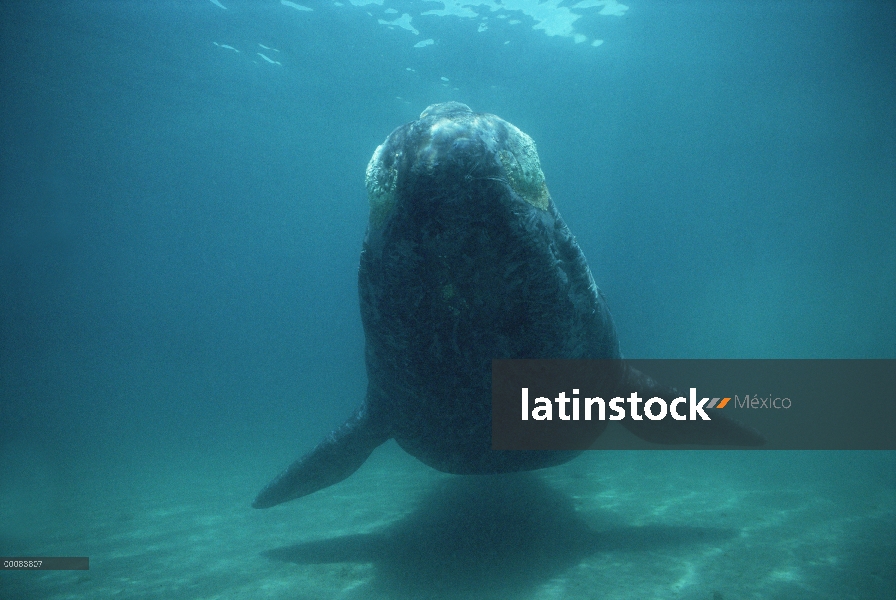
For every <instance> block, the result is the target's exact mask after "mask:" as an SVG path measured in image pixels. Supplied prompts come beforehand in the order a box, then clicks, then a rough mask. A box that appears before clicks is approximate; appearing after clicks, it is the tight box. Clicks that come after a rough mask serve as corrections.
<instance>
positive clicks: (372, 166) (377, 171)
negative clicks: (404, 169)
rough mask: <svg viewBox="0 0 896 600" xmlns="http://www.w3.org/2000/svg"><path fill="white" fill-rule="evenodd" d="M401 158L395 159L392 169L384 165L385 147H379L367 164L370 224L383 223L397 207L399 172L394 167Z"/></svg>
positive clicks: (366, 177) (366, 179) (366, 176)
mask: <svg viewBox="0 0 896 600" xmlns="http://www.w3.org/2000/svg"><path fill="white" fill-rule="evenodd" d="M398 158H399V156H396V157H395V161H393V163H392V164H393V166H392V167H386V166H385V165H384V164H383V145H380V146H377V148H376V150H374V152H373V156H372V157H370V162H369V163H367V172H366V174H365V178H364V180H365V183H366V184H367V201H368V202H369V203H370V222H371V223H373V224H379V223H382V221H383V219H385V217H386V215H388V214H389V212H391V210H392V207H393V206H395V186H396V184H397V183H398V170H397V169H396V168H395V167H394V164H395V162H397V160H398Z"/></svg>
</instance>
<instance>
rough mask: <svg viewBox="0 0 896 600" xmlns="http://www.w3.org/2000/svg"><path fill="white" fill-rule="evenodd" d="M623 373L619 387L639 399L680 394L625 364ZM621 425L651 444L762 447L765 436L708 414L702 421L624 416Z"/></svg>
mask: <svg viewBox="0 0 896 600" xmlns="http://www.w3.org/2000/svg"><path fill="white" fill-rule="evenodd" d="M625 370H626V373H625V375H624V377H623V380H622V381H623V383H622V384H621V387H620V389H625V390H629V391H636V392H637V393H638V395H639V396H640V397H641V399H643V400H647V399H648V398H654V397H658V398H662V399H664V400H666V401H667V402H669V401H671V400H672V399H674V398H676V397H679V396H683V395H684V394H680V393H678V392H676V391H675V390H673V389H671V388H668V387H666V386H663V385H660V384H659V383H657V382H656V381H654V379H653V378H652V377H650V376H648V375H645V374H644V373H642V372H641V371H639V370H637V369H635V368H632V367H631V366H629V365H626V366H625ZM622 425H623V426H624V427H625V428H626V429H628V430H629V431H631V432H632V433H633V434H635V435H636V436H638V437H639V438H641V439H642V440H646V441H648V442H653V443H655V444H696V445H700V446H752V447H755V446H762V445H763V444H765V441H766V440H765V437H764V436H763V435H762V434H761V433H759V432H758V431H756V430H755V429H753V428H752V427H749V426H747V425H744V424H743V423H740V422H738V421H735V420H734V419H730V418H728V417H725V416H724V415H720V414H716V412H715V411H714V412H713V414H712V420H710V421H703V420H696V421H690V420H688V421H676V420H674V419H669V418H666V419H661V420H659V421H651V420H649V419H642V420H640V421H635V420H633V419H631V418H626V419H624V420H623V421H622Z"/></svg>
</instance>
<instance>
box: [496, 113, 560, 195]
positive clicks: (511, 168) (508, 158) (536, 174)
mask: <svg viewBox="0 0 896 600" xmlns="http://www.w3.org/2000/svg"><path fill="white" fill-rule="evenodd" d="M507 126H508V128H509V129H510V132H511V135H509V136H508V138H507V144H506V145H507V147H506V149H504V150H501V151H499V152H498V158H499V159H500V161H501V164H502V165H503V166H504V171H505V172H506V173H507V179H508V183H510V187H511V188H513V191H514V192H516V193H517V194H518V195H519V196H520V198H522V199H523V200H525V201H526V202H528V203H529V204H531V205H532V206H535V207H536V208H540V209H542V210H546V209H547V207H548V203H549V202H550V199H551V195H550V194H549V193H548V186H547V184H546V183H545V181H544V172H543V171H542V170H541V161H539V160H538V151H537V150H536V148H535V142H534V141H533V140H532V138H530V137H529V136H528V135H526V134H525V133H524V132H523V131H521V130H520V129H518V128H517V127H516V126H515V125H513V124H511V123H507Z"/></svg>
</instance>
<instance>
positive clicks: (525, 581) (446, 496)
mask: <svg viewBox="0 0 896 600" xmlns="http://www.w3.org/2000/svg"><path fill="white" fill-rule="evenodd" d="M893 467H894V454H893V453H873V452H864V453H863V452H844V453H817V452H816V453H810V452H806V453H793V452H762V451H760V452H731V451H722V452H689V451H677V452H676V451H669V452H651V451H641V452H606V451H603V452H599V451H595V452H589V453H586V454H585V455H584V456H582V457H579V458H578V459H576V460H574V461H573V462H571V463H568V464H566V465H563V466H560V467H556V468H553V469H548V470H544V471H540V472H538V473H537V474H534V475H532V474H525V475H511V476H495V477H487V478H483V477H457V476H449V475H444V474H441V473H438V472H436V471H433V470H431V469H429V468H428V467H426V466H424V465H422V464H421V463H419V462H417V461H416V460H415V459H413V458H411V457H410V456H408V455H406V454H404V453H403V451H401V450H400V449H399V448H398V447H397V445H395V444H394V443H390V444H388V445H386V446H384V447H382V448H380V449H378V450H377V451H376V452H375V453H374V455H373V456H372V457H371V459H369V460H368V462H367V463H366V464H365V465H364V466H363V467H362V468H361V470H360V471H359V472H358V473H356V474H355V475H354V476H353V477H351V478H349V479H348V480H346V481H345V482H343V483H341V484H339V485H336V486H333V487H331V488H328V489H326V490H323V491H321V492H318V493H316V494H313V495H312V496H309V497H306V498H302V499H299V500H296V501H293V502H290V503H287V504H285V505H283V506H281V507H277V508H275V509H271V510H265V511H258V510H253V509H251V508H250V506H249V504H250V502H251V499H252V497H253V496H254V494H255V492H257V488H258V483H259V481H261V480H263V478H264V477H266V476H267V475H268V473H267V471H268V470H269V469H268V467H267V465H266V466H265V467H264V468H255V467H253V466H252V465H247V464H239V463H238V462H237V461H227V463H226V464H225V465H217V466H214V465H210V464H198V463H196V464H190V463H189V462H188V461H182V462H178V461H172V462H171V463H169V467H168V469H167V470H166V469H150V468H149V467H146V466H141V467H136V466H135V467H134V471H133V472H132V473H131V476H132V479H130V480H128V481H129V483H128V484H127V485H116V484H115V482H114V479H115V476H114V475H110V476H109V479H108V480H106V482H105V485H104V484H102V483H98V484H96V485H92V486H85V487H84V488H83V489H81V490H80V491H71V492H70V493H67V494H68V495H67V497H65V498H63V502H59V500H60V499H59V498H58V497H57V498H56V500H55V501H54V503H53V505H50V504H47V505H43V506H42V505H41V504H40V499H39V498H37V497H34V498H31V500H32V504H30V505H29V506H27V507H26V506H24V503H25V502H27V501H28V498H27V497H26V496H25V495H23V494H21V493H20V494H18V495H17V496H15V497H12V496H10V495H8V494H7V495H5V496H2V497H0V508H2V510H3V513H4V514H6V515H8V516H14V518H16V519H17V522H18V525H17V526H13V527H12V529H13V530H14V532H13V533H12V534H10V533H9V529H10V528H9V527H6V530H7V531H6V532H4V534H3V542H4V545H6V546H7V547H8V548H7V551H9V550H14V552H15V553H17V554H20V555H25V554H32V555H43V556H66V555H68V556H80V555H89V557H90V570H89V571H70V572H4V573H2V574H0V597H2V598H5V599H13V598H17V599H30V598H42V599H58V600H62V599H78V598H185V599H188V598H195V599H211V598H284V599H286V598H289V599H305V598H308V599H312V598H314V599H330V598H333V599H335V598H341V599H342V598H348V599H353V598H494V599H498V598H521V599H522V598H525V599H529V598H531V599H548V598H550V599H553V598H570V599H579V598H582V599H585V598H588V599H591V598H605V599H628V600H630V599H644V598H656V599H661V598H669V599H695V600H696V599H701V600H722V599H724V600H738V599H747V598H750V599H753V598H763V599H801V598H806V599H809V598H812V599H826V598H830V599H838V600H842V599H848V598H855V599H876V598H881V599H884V598H894V597H896V565H894V560H893V557H894V556H896V553H894V546H896V517H894V512H896V511H894V508H896V488H894V478H896V475H894V473H896V471H894V469H893ZM258 472H263V473H264V477H262V476H260V475H259V474H258ZM123 480H126V478H125V479H123ZM31 493H34V490H32V492H31ZM8 525H9V522H8V521H7V526H8ZM16 530H17V531H16ZM278 549H279V550H278ZM272 551H273V552H272ZM265 552H268V553H269V554H274V555H275V556H276V558H275V557H271V556H269V555H266V554H263V553H265Z"/></svg>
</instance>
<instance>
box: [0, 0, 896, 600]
mask: <svg viewBox="0 0 896 600" xmlns="http://www.w3.org/2000/svg"><path fill="white" fill-rule="evenodd" d="M218 4H219V3H214V2H210V1H208V0H195V1H191V2H186V1H185V2H149V1H147V2H129V1H107V2H94V1H87V2H55V3H36V2H4V3H3V4H2V5H0V27H2V30H0V44H2V46H0V109H2V113H0V114H2V118H0V555H53V556H59V555H73V556H83V555H89V556H90V557H91V570H90V571H89V572H86V573H85V572H72V573H50V574H36V573H18V572H17V573H10V572H4V573H0V596H2V597H4V598H7V597H8V598H75V597H85V598H94V597H95V598H101V597H112V596H115V595H117V596H118V597H124V598H157V597H177V598H237V597H247V598H248V597H251V598H258V597H271V598H336V597H344V598H366V597H373V598H381V597H382V598H392V597H398V598H439V597H452V598H453V597H458V598H459V597H463V598H476V597H484V598H499V597H500V598H561V597H562V598H567V597H568V598H631V599H634V598H651V597H652V598H682V599H691V598H693V599H712V600H718V599H721V598H724V599H727V600H732V599H739V598H831V599H833V598H838V599H839V598H893V597H894V596H896V569H894V564H896V549H894V542H893V540H894V539H896V524H894V509H896V456H894V454H893V453H851V452H844V453H772V452H756V453H736V452H723V453H713V452H707V453H693V452H662V453H649V452H639V453H599V452H595V453H589V454H588V455H586V456H584V457H582V458H580V459H578V460H576V461H574V462H572V463H570V464H568V465H564V466H562V467H559V468H556V469H552V470H547V471H544V472H541V473H538V474H536V475H535V476H534V478H529V479H523V480H521V481H520V482H516V481H514V482H512V483H508V482H507V481H505V480H502V479H501V478H498V479H496V480H495V482H494V485H493V486H492V489H493V490H495V494H494V497H488V496H489V494H479V492H480V491H481V489H480V488H476V487H475V486H476V485H480V484H475V483H470V482H468V481H465V480H464V479H463V478H455V477H450V476H446V475H442V474H440V473H436V472H433V471H431V470H429V469H427V468H426V467H424V466H422V465H421V464H419V463H418V462H416V461H415V460H414V459H412V458H410V457H408V456H407V455H404V454H403V453H402V452H401V451H400V450H398V449H397V447H395V446H394V445H391V444H390V445H388V446H386V447H383V448H381V449H380V450H378V451H377V452H376V453H375V454H374V456H373V457H372V458H371V460H370V461H369V463H368V464H367V465H365V466H364V467H363V468H362V470H361V471H359V472H358V473H357V474H355V475H354V476H353V477H352V478H350V479H349V480H347V481H346V482H343V483H342V484H339V485H337V486H334V487H332V488H329V489H327V490H324V491H322V492H319V493H317V494H315V495H312V496H309V497H307V498H304V499H300V500H298V501H296V502H293V503H290V504H286V505H284V506H283V507H282V508H277V509H272V510H269V511H253V510H252V509H250V508H249V504H250V503H251V500H252V498H253V497H254V495H255V493H256V492H257V491H258V490H259V489H260V488H261V487H262V486H263V485H264V484H265V483H266V482H267V481H268V480H269V479H270V478H271V477H272V476H273V475H274V474H276V473H277V472H278V471H279V470H280V469H281V468H283V467H284V466H285V465H286V464H288V462H289V461H291V460H292V459H293V458H295V457H296V456H297V455H299V454H301V453H302V452H304V451H306V450H308V449H310V448H311V447H312V446H313V445H314V444H315V443H316V442H317V441H318V440H319V439H320V438H321V437H322V436H323V435H325V434H326V432H328V431H329V430H330V429H331V428H332V427H333V426H334V425H336V424H338V423H339V422H341V421H342V420H343V419H345V418H346V416H347V415H348V414H349V413H350V411H351V410H352V408H353V407H355V406H356V405H357V404H358V403H359V402H360V400H361V398H362V397H363V393H364V389H365V385H366V374H365V372H364V355H363V343H364V339H363V332H362V329H361V323H360V316H359V313H358V300H357V290H356V277H357V265H358V254H359V252H360V248H361V242H362V239H363V236H364V231H365V227H366V221H367V199H366V191H365V188H364V169H365V167H366V165H367V162H368V160H369V159H370V155H371V154H372V152H373V150H374V148H376V146H377V145H378V144H380V143H381V142H382V141H383V140H384V139H385V137H386V136H387V135H388V133H389V132H390V131H392V129H394V128H395V127H397V126H398V125H400V124H402V123H404V122H407V121H410V120H413V119H415V118H416V117H417V115H418V114H419V113H420V112H421V111H422V110H423V108H425V107H426V106H427V105H429V104H432V103H434V102H441V101H447V100H457V101H461V102H464V103H466V104H468V105H469V106H470V107H472V108H473V110H475V111H483V112H491V113H495V114H498V115H499V116H501V117H503V118H505V119H507V120H508V121H510V122H512V123H514V124H515V125H517V126H518V127H520V128H521V129H522V130H523V131H525V132H526V133H528V134H529V135H531V136H532V138H533V139H534V140H535V142H536V143H537V145H538V150H539V154H540V157H541V163H542V167H543V169H544V172H545V176H546V178H547V184H548V186H549V188H550V191H551V195H552V197H553V199H554V201H555V202H556V204H557V207H558V209H559V210H560V212H561V214H562V215H563V216H564V219H565V220H566V221H567V223H568V224H569V226H570V228H571V229H572V230H573V232H574V233H575V234H576V235H577V237H578V242H579V244H580V245H581V247H582V249H583V251H584V252H585V255H586V256H587V257H588V259H589V262H590V265H591V268H592V270H593V272H594V276H595V279H596V280H597V282H598V284H599V285H600V287H601V288H602V289H603V291H604V292H605V293H606V295H607V297H608V301H609V304H610V307H611V309H612V311H613V315H614V318H615V322H616V326H617V328H618V330H619V337H620V340H621V343H622V350H623V352H624V353H625V354H626V355H627V356H630V357H649V358H655V357H656V358H666V357H668V358H686V357H709V358H715V357H744V358H753V357H757V358H758V357H762V358H793V357H799V358H806V357H809V358H880V357H886V358H893V357H896V310H894V308H896V75H894V73H896V5H894V3H891V2H852V1H848V2H825V3H815V2H812V3H810V2H803V1H793V2H756V3H754V2H750V3H741V2H717V1H707V2H673V3H669V2H632V3H630V4H629V5H628V6H627V8H624V7H622V6H621V5H618V4H616V3H613V2H608V3H600V2H591V1H590V0H586V1H585V2H578V3H576V2H558V1H557V0H548V1H547V2H542V3H540V4H536V3H534V2H525V1H516V0H514V1H513V2H504V3H503V4H499V3H497V2H492V1H487V2H482V3H477V4H470V5H462V4H453V3H448V4H443V3H442V2H423V3H418V2H398V1H393V0H383V2H381V3H370V4H366V5H359V4H360V3H358V4H356V3H353V2H344V3H333V2H319V3H311V2H304V3H303V2H297V3H295V4H296V6H293V5H291V4H292V3H280V2H275V1H271V2H246V1H243V2H239V1H235V0H230V1H228V0H221V2H220V4H221V5H223V6H224V7H226V8H222V7H221V6H219V5H218ZM592 4H593V5H594V6H591V5H592ZM303 6H304V8H307V9H311V10H304V9H303V8H302V7H303ZM426 13H428V14H426ZM405 15H407V16H405ZM429 40H432V43H428V41H429ZM469 486H474V487H473V488H472V489H473V490H474V491H475V492H476V493H470V492H469V490H470V489H471V488H470V487H469ZM502 489H511V490H513V491H514V497H516V498H519V497H522V498H524V499H527V500H529V501H530V502H529V503H528V504H527V505H534V506H535V507H536V508H535V509H533V511H532V512H525V514H523V515H520V514H519V513H517V512H510V513H509V514H508V513H506V512H504V508H503V507H506V506H507V505H508V504H514V503H511V502H509V501H508V498H507V497H505V496H501V495H500V490H502ZM476 495H482V496H486V498H483V499H482V503H481V504H476V503H475V502H472V504H471V501H470V497H471V496H476ZM490 503H491V504H490ZM539 504H540V505H542V506H547V507H548V508H549V509H550V510H546V511H545V513H544V514H543V515H542V516H541V517H540V518H536V517H537V516H538V515H539V513H538V510H537V506H538V505H539ZM496 506H497V507H498V508H496ZM440 514H445V515H449V517H448V518H447V519H446V520H444V521H443V520H440V519H439V518H437V517H435V516H434V515H440ZM475 514H480V515H486V517H488V518H486V521H488V522H491V523H497V524H499V525H500V526H496V527H495V529H494V530H493V531H492V532H491V533H490V534H488V535H484V534H481V531H480V530H481V528H479V529H475V528H473V529H469V530H468V529H464V527H465V523H467V522H468V521H469V520H470V519H469V518H468V516H469V515H475ZM533 520H535V521H539V522H542V523H547V525H545V526H544V527H543V528H542V529H537V528H536V529H534V530H529V529H520V528H519V523H520V522H521V521H526V522H530V521H533ZM421 524H422V525H421ZM684 526H698V527H702V528H703V529H701V531H702V533H700V534H699V535H698V534H696V533H694V534H689V533H681V531H682V530H680V529H676V528H680V527H684ZM639 527H649V528H652V529H647V530H643V529H638V528H639ZM412 528H413V529H415V531H416V533H415V535H410V534H409V533H408V530H409V529H412ZM452 531H454V532H456V531H460V532H461V533H463V534H464V535H465V537H464V536H462V537H464V539H467V538H472V539H473V541H474V543H471V544H463V543H459V542H457V541H456V538H455V537H452V535H450V533H449V532H452ZM571 531H572V532H586V533H584V534H582V535H580V536H577V535H575V534H571V533H570V532H571ZM592 531H593V532H597V533H598V537H597V538H592V537H591V534H590V533H587V532H592ZM644 531H647V532H649V533H650V535H646V536H645V534H644ZM477 532H478V533H477ZM601 532H603V537H601V536H600V535H599V534H600V533H601ZM360 534H372V536H373V537H368V538H358V537H357V536H358V535H360ZM708 534H713V535H710V538H711V539H705V537H701V536H705V535H708ZM343 536H355V537H349V538H344V537H343ZM477 536H481V537H477ZM518 538H519V540H518V542H515V543H514V544H510V543H509V542H508V540H517V539H518ZM320 540H323V541H327V540H329V542H328V543H329V544H330V546H328V547H327V551H328V552H329V553H330V554H329V556H330V560H332V561H333V562H327V563H324V564H317V563H316V562H315V561H310V560H307V559H306V560H300V561H298V564H296V563H294V562H293V563H290V562H287V563H283V562H278V561H274V560H271V559H269V558H266V557H265V556H263V555H262V554H261V553H262V552H264V551H267V550H272V549H274V548H279V547H283V546H290V545H294V544H304V543H311V542H314V541H320ZM384 540H385V541H384ZM626 540H627V541H626ZM561 548H565V549H566V550H564V551H561V550H560V549H561ZM309 552H310V551H309ZM322 552H323V550H322ZM520 553H521V554H520ZM464 556H466V557H467V558H466V559H465V558H464ZM520 556H523V557H524V558H520ZM421 557H422V558H421ZM427 557H429V558H427ZM536 557H540V558H536ZM321 560H323V559H321ZM477 565H480V566H477ZM481 565H487V566H486V567H481ZM533 565H536V566H537V565H542V567H543V568H536V566H533Z"/></svg>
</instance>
